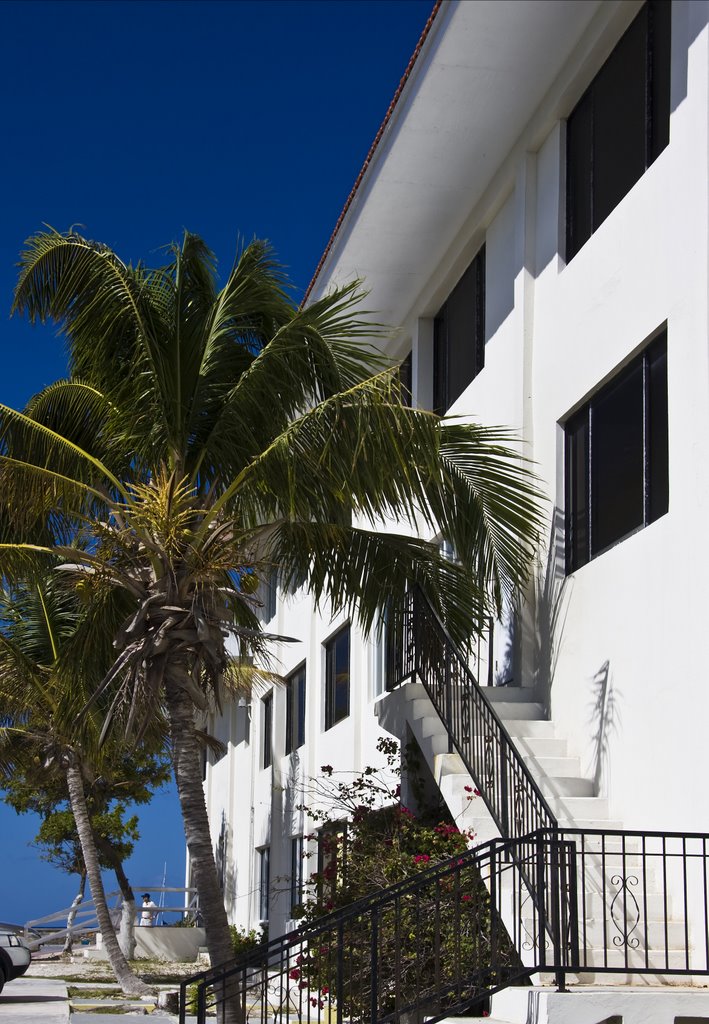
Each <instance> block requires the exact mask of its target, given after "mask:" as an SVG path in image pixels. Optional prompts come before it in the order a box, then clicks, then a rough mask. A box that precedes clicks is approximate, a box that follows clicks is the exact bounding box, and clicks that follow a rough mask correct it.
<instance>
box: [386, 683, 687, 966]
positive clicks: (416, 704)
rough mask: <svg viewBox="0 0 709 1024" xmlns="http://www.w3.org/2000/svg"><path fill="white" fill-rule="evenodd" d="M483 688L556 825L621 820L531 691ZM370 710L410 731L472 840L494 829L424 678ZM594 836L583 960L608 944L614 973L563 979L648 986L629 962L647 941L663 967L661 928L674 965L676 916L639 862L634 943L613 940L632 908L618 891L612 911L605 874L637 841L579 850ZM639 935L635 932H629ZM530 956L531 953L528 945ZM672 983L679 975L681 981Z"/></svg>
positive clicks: (641, 960) (604, 825)
mask: <svg viewBox="0 0 709 1024" xmlns="http://www.w3.org/2000/svg"><path fill="white" fill-rule="evenodd" d="M483 690H484V693H485V695H486V696H487V698H488V700H489V701H490V702H491V703H492V704H493V706H494V708H495V711H496V712H497V714H498V716H499V718H500V719H501V720H502V722H503V724H504V726H505V728H506V729H507V731H508V733H509V735H510V737H511V738H512V740H513V742H514V744H515V746H516V748H517V750H518V752H519V754H520V756H521V758H522V759H523V760H524V762H525V764H526V765H527V767H528V769H529V771H530V773H531V775H532V776H533V778H534V779H535V781H536V782H537V784H538V786H539V788H540V790H541V792H542V793H543V794H544V796H545V798H546V799H547V801H548V803H549V806H550V808H551V810H552V811H553V813H554V814H555V816H556V817H557V819H558V822H559V826H560V828H562V829H563V828H564V827H566V828H579V829H602V830H604V831H607V830H613V829H620V828H622V823H621V822H619V821H617V820H613V819H612V818H611V817H610V814H609V807H608V801H607V800H606V799H605V798H603V797H599V796H598V795H596V793H595V789H594V784H593V782H592V781H591V780H590V779H587V778H584V776H583V775H582V773H581V765H580V761H579V758H578V757H576V756H574V755H573V753H570V752H569V750H568V747H567V741H566V739H565V738H564V737H562V736H559V735H557V731H556V729H555V726H554V723H553V722H552V721H550V720H549V719H548V718H547V717H546V715H545V709H544V707H543V706H542V704H541V703H539V702H538V701H535V700H534V699H533V698H534V694H533V692H532V691H530V690H529V689H526V688H521V687H489V688H483ZM530 698H531V699H530ZM378 716H379V720H380V724H381V725H382V726H383V727H384V728H385V729H387V730H388V731H390V732H392V733H393V734H394V735H396V736H398V737H399V738H400V739H401V740H404V739H405V734H406V728H407V727H408V729H409V730H410V732H411V733H412V734H413V735H414V737H415V738H416V740H417V742H418V744H419V747H420V749H421V751H422V753H423V756H424V758H425V760H426V762H427V764H428V766H429V768H430V770H431V772H432V773H433V776H434V779H435V781H436V783H437V785H438V787H439V789H440V792H441V795H442V796H443V798H444V800H445V802H446V805H447V807H448V809H449V811H450V813H451V815H452V817H453V818H454V820H455V821H456V823H457V824H458V826H459V827H460V828H462V829H466V830H471V831H473V832H474V833H475V836H476V841H477V842H478V843H483V842H486V841H488V840H489V839H493V838H496V837H498V836H499V832H498V830H497V827H496V825H495V823H494V821H493V819H492V817H491V816H490V813H489V812H488V810H487V808H486V807H485V804H484V802H483V800H482V799H480V798H478V797H476V795H475V783H474V781H473V780H472V779H471V777H470V775H469V774H468V772H467V770H466V768H465V765H464V763H463V761H462V759H461V758H460V756H459V755H458V754H456V753H449V738H448V734H447V731H446V728H445V726H444V725H443V723H442V722H441V720H440V718H439V717H438V715H437V713H436V711H435V709H434V707H433V705H432V703H431V701H430V699H429V697H428V695H427V694H426V691H425V689H424V687H423V685H422V684H421V683H413V682H412V683H407V684H406V685H404V686H402V687H400V688H399V689H398V690H394V691H393V692H392V693H390V694H388V695H387V697H386V698H385V699H384V700H382V701H381V702H380V703H379V705H378ZM596 841H597V844H598V850H599V853H598V856H593V857H587V858H586V859H585V862H584V868H585V872H584V887H585V893H584V906H585V921H584V926H585V949H582V950H581V956H582V963H583V962H584V956H585V957H586V958H587V959H586V962H587V963H589V964H593V963H600V962H602V959H603V953H604V952H607V956H608V959H607V963H608V964H609V966H613V967H615V968H617V969H618V970H619V971H621V973H618V974H606V973H603V974H598V975H595V974H591V973H583V974H580V975H578V976H575V975H568V976H567V980H568V982H569V983H570V984H574V983H577V984H583V985H589V984H593V983H594V982H597V983H598V984H602V985H604V986H617V985H628V984H632V983H633V982H638V981H639V982H640V983H641V984H642V985H644V986H647V985H648V984H651V983H652V982H653V979H652V978H651V977H648V976H647V975H646V976H639V975H637V974H632V973H631V972H632V967H644V966H645V941H647V949H648V956H649V964H648V965H649V966H650V967H653V966H656V967H657V968H658V969H660V968H661V967H662V966H664V950H665V928H667V938H668V940H669V962H670V966H675V967H682V966H684V965H683V963H682V962H681V960H680V958H681V957H682V955H683V950H684V934H683V926H682V923H681V922H678V921H672V920H670V921H668V922H666V921H665V910H666V898H665V897H664V896H663V894H662V892H661V888H660V886H659V885H658V884H657V880H656V879H655V878H653V876H652V870H651V869H648V868H647V865H646V866H645V867H646V870H645V877H646V879H647V893H646V894H645V895H646V899H645V906H643V908H642V913H643V924H642V939H643V941H642V944H641V945H642V948H637V949H632V948H629V947H627V946H626V945H624V944H623V943H619V944H614V943H613V939H614V938H616V939H617V938H618V937H619V936H620V935H621V930H622V928H623V927H624V926H626V927H627V928H628V929H629V930H630V929H631V928H632V925H633V919H632V916H633V914H634V911H635V908H634V906H633V903H632V900H631V899H630V898H629V897H626V900H625V903H624V902H623V899H622V898H621V899H620V900H619V901H616V904H615V907H614V908H613V914H612V915H611V909H610V903H611V901H612V895H613V894H614V892H615V891H617V889H618V883H617V880H616V882H614V881H613V879H617V877H618V876H619V873H620V869H621V867H622V870H623V871H624V872H625V873H628V872H632V870H633V869H634V868H637V867H638V866H639V865H640V856H639V851H638V847H637V845H636V846H635V847H634V846H633V841H632V839H628V840H626V841H625V846H624V854H623V856H622V858H621V846H620V843H621V840H620V839H618V840H617V842H616V840H614V838H613V837H606V839H605V841H604V842H605V851H606V857H605V859H604V858H602V857H601V855H600V844H601V839H600V837H598V840H596V839H595V837H589V838H588V839H587V840H586V850H588V851H591V852H593V851H594V846H593V844H594V842H596ZM614 844H615V845H614ZM628 891H630V890H628ZM604 893H605V896H604ZM523 926H524V928H525V929H526V930H527V931H528V932H530V933H533V931H534V926H533V922H532V921H531V920H529V921H527V920H525V921H523ZM638 934H639V932H638V931H637V930H636V932H635V933H634V935H635V936H637V935H638ZM582 943H583V940H582ZM659 949H662V962H659V960H654V959H653V952H655V953H656V956H658V957H659V953H657V952H656V951H657V950H659ZM530 956H534V951H533V950H532V951H530ZM529 962H530V963H533V962H534V961H533V960H530V961H529ZM626 966H627V968H629V970H627V971H626V970H624V968H626ZM538 980H539V981H540V982H542V983H547V984H552V983H553V978H552V977H551V976H548V977H547V976H538ZM685 980H686V979H685ZM677 981H678V983H681V982H682V979H681V978H680V979H677ZM658 982H659V979H658ZM661 984H663V985H664V986H666V985H667V984H668V979H667V977H665V978H663V979H662V982H661Z"/></svg>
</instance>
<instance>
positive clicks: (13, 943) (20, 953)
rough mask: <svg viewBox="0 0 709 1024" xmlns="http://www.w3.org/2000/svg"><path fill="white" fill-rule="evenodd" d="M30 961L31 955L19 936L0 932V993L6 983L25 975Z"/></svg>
mask: <svg viewBox="0 0 709 1024" xmlns="http://www.w3.org/2000/svg"><path fill="white" fill-rule="evenodd" d="M31 960H32V954H31V953H30V951H29V949H28V948H27V946H26V945H25V941H24V939H23V938H22V936H21V935H17V934H15V932H7V931H0V992H2V987H3V985H4V984H5V982H6V981H12V980H13V979H14V978H19V977H20V975H22V974H24V973H25V971H26V970H27V968H28V967H29V965H30V962H31Z"/></svg>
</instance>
